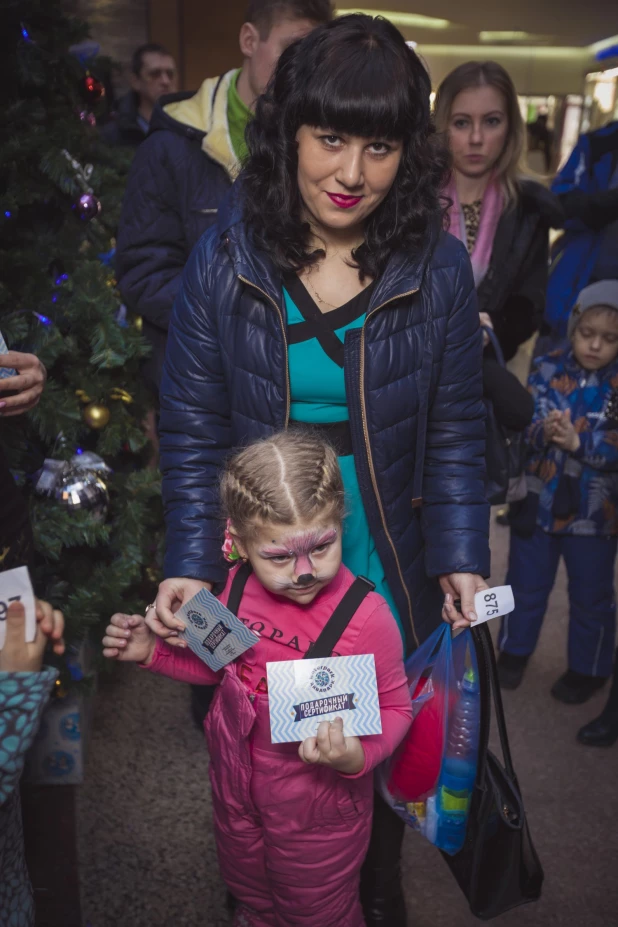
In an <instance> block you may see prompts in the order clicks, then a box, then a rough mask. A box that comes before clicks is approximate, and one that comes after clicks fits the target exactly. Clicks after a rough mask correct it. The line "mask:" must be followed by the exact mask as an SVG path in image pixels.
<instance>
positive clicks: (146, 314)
mask: <svg viewBox="0 0 618 927" xmlns="http://www.w3.org/2000/svg"><path fill="white" fill-rule="evenodd" d="M331 15H332V11H331V3H330V0H252V2H251V3H250V5H249V9H248V11H247V17H246V22H245V23H244V24H243V26H242V27H241V30H240V51H241V53H242V56H243V63H242V67H241V68H240V69H239V70H232V71H228V73H227V74H223V75H222V76H221V77H213V78H208V79H207V80H205V81H204V83H203V84H202V86H201V87H200V89H199V90H198V91H197V93H179V94H175V95H173V96H168V97H165V98H163V99H162V100H161V101H160V102H159V103H158V104H157V106H156V107H155V109H154V113H153V117H152V120H151V125H150V135H149V137H148V139H147V140H146V141H145V143H144V144H143V145H142V146H141V147H140V148H139V150H138V152H137V155H136V157H135V160H134V161H133V165H132V169H131V173H130V175H129V181H128V185H127V190H126V194H125V199H124V205H123V210H122V217H121V220H120V227H119V231H118V245H117V254H116V273H117V277H118V282H119V286H120V292H121V293H122V298H123V300H124V302H125V303H126V305H127V306H128V307H129V309H131V310H133V311H134V312H136V313H139V315H141V316H142V318H143V322H144V334H145V335H146V337H147V338H148V339H149V340H150V342H151V344H152V347H153V354H152V357H151V358H150V360H149V361H148V362H147V364H146V365H145V368H144V373H145V376H146V378H147V380H148V382H149V383H150V385H151V386H152V388H153V391H155V392H156V393H158V389H159V383H160V381H161V371H162V368H163V359H164V356H165V345H166V341H167V329H168V325H169V320H170V314H171V311H172V306H173V305H174V300H175V298H176V295H177V293H178V291H179V289H180V276H181V274H182V270H183V268H184V265H185V263H186V261H187V258H188V257H189V254H190V253H191V249H192V248H193V246H194V244H195V243H196V242H197V240H198V239H199V238H200V236H201V235H202V234H203V232H205V231H206V229H208V228H209V227H210V226H211V225H212V224H213V222H214V221H215V218H216V215H217V209H218V207H219V204H220V203H221V201H222V199H223V197H224V195H225V193H226V192H227V190H228V188H229V187H230V185H231V183H232V181H233V180H234V179H235V178H236V176H237V174H238V171H239V169H240V163H241V161H242V158H243V156H244V152H245V149H244V131H245V127H246V125H247V122H248V120H249V118H250V116H251V110H252V107H253V105H254V103H255V100H256V98H257V97H258V96H259V94H260V93H262V91H263V90H264V88H265V86H266V84H267V83H268V81H269V80H270V77H271V74H272V73H273V71H274V68H275V65H276V63H277V60H278V58H279V55H280V54H281V52H282V51H283V50H284V48H286V47H287V46H288V45H290V44H291V43H292V42H293V41H295V40H296V39H299V38H302V37H303V36H305V35H307V33H309V32H310V31H311V30H312V29H313V28H314V27H315V26H316V25H318V24H319V23H323V22H327V21H328V20H329V19H330V18H331Z"/></svg>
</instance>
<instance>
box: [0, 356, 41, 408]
mask: <svg viewBox="0 0 618 927" xmlns="http://www.w3.org/2000/svg"><path fill="white" fill-rule="evenodd" d="M0 367H12V368H13V369H14V370H16V371H17V375H16V376H14V377H7V378H6V379H4V380H0V416H2V417H4V418H7V417H8V416H11V415H21V414H22V412H29V411H30V409H34V407H35V405H36V404H37V403H38V401H39V399H40V398H41V393H42V392H43V387H44V386H45V381H46V379H47V371H46V369H45V367H44V366H43V364H42V363H41V361H40V360H39V359H38V357H35V355H34V354H22V352H21V351H9V352H8V353H7V354H0ZM6 392H15V396H6V397H5V396H4V395H3V394H4V393H6Z"/></svg>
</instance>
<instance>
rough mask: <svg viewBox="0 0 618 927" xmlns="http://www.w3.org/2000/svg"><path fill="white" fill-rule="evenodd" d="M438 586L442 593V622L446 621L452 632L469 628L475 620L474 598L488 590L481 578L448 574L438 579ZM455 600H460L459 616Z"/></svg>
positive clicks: (473, 574) (471, 575)
mask: <svg viewBox="0 0 618 927" xmlns="http://www.w3.org/2000/svg"><path fill="white" fill-rule="evenodd" d="M440 586H441V588H442V592H443V593H444V606H443V608H442V620H443V621H448V623H449V624H450V625H452V626H453V630H455V629H456V628H467V627H469V625H470V624H471V622H473V621H476V619H477V614H476V612H475V611H474V596H475V595H476V593H477V592H482V591H483V589H489V586H488V585H487V583H486V582H485V580H484V579H483V577H482V576H479V575H478V573H448V574H447V575H445V576H441V577H440ZM455 599H460V600H461V614H460V613H459V612H458V611H457V609H456V608H455Z"/></svg>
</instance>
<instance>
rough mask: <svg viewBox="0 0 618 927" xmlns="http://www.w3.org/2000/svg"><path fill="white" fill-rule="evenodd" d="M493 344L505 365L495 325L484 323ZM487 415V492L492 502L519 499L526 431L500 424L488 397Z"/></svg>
mask: <svg viewBox="0 0 618 927" xmlns="http://www.w3.org/2000/svg"><path fill="white" fill-rule="evenodd" d="M483 331H484V332H486V333H487V335H488V337H489V340H490V341H491V344H492V346H493V349H494V352H495V355H496V360H497V361H498V363H499V364H500V365H501V366H502V367H504V366H505V363H504V356H503V354H502V349H501V347H500V344H499V342H498V339H497V338H496V335H495V333H494V331H493V329H491V328H488V327H484V328H483ZM485 408H486V412H487V417H486V420H485V428H486V445H485V469H486V472H487V481H486V487H485V494H486V496H487V501H488V502H489V503H490V504H491V505H503V504H504V503H505V502H509V503H510V502H518V501H519V500H520V499H523V498H525V496H526V492H527V489H526V475H525V472H524V470H525V464H526V445H525V441H524V434H523V432H521V431H513V430H512V429H510V428H506V427H505V426H504V425H501V424H500V423H499V422H498V420H497V418H496V415H495V412H494V408H493V405H492V404H491V402H490V401H489V400H488V399H485Z"/></svg>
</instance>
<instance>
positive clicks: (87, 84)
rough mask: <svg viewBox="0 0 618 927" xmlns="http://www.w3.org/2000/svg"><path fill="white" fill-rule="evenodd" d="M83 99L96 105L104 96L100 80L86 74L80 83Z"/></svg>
mask: <svg viewBox="0 0 618 927" xmlns="http://www.w3.org/2000/svg"><path fill="white" fill-rule="evenodd" d="M82 91H83V94H84V99H85V100H86V101H87V102H88V103H98V102H99V100H101V99H102V98H103V97H104V96H105V87H104V86H103V84H102V83H101V81H100V80H97V78H96V77H93V76H92V74H90V73H88V74H86V76H85V77H84V80H83V82H82Z"/></svg>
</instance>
